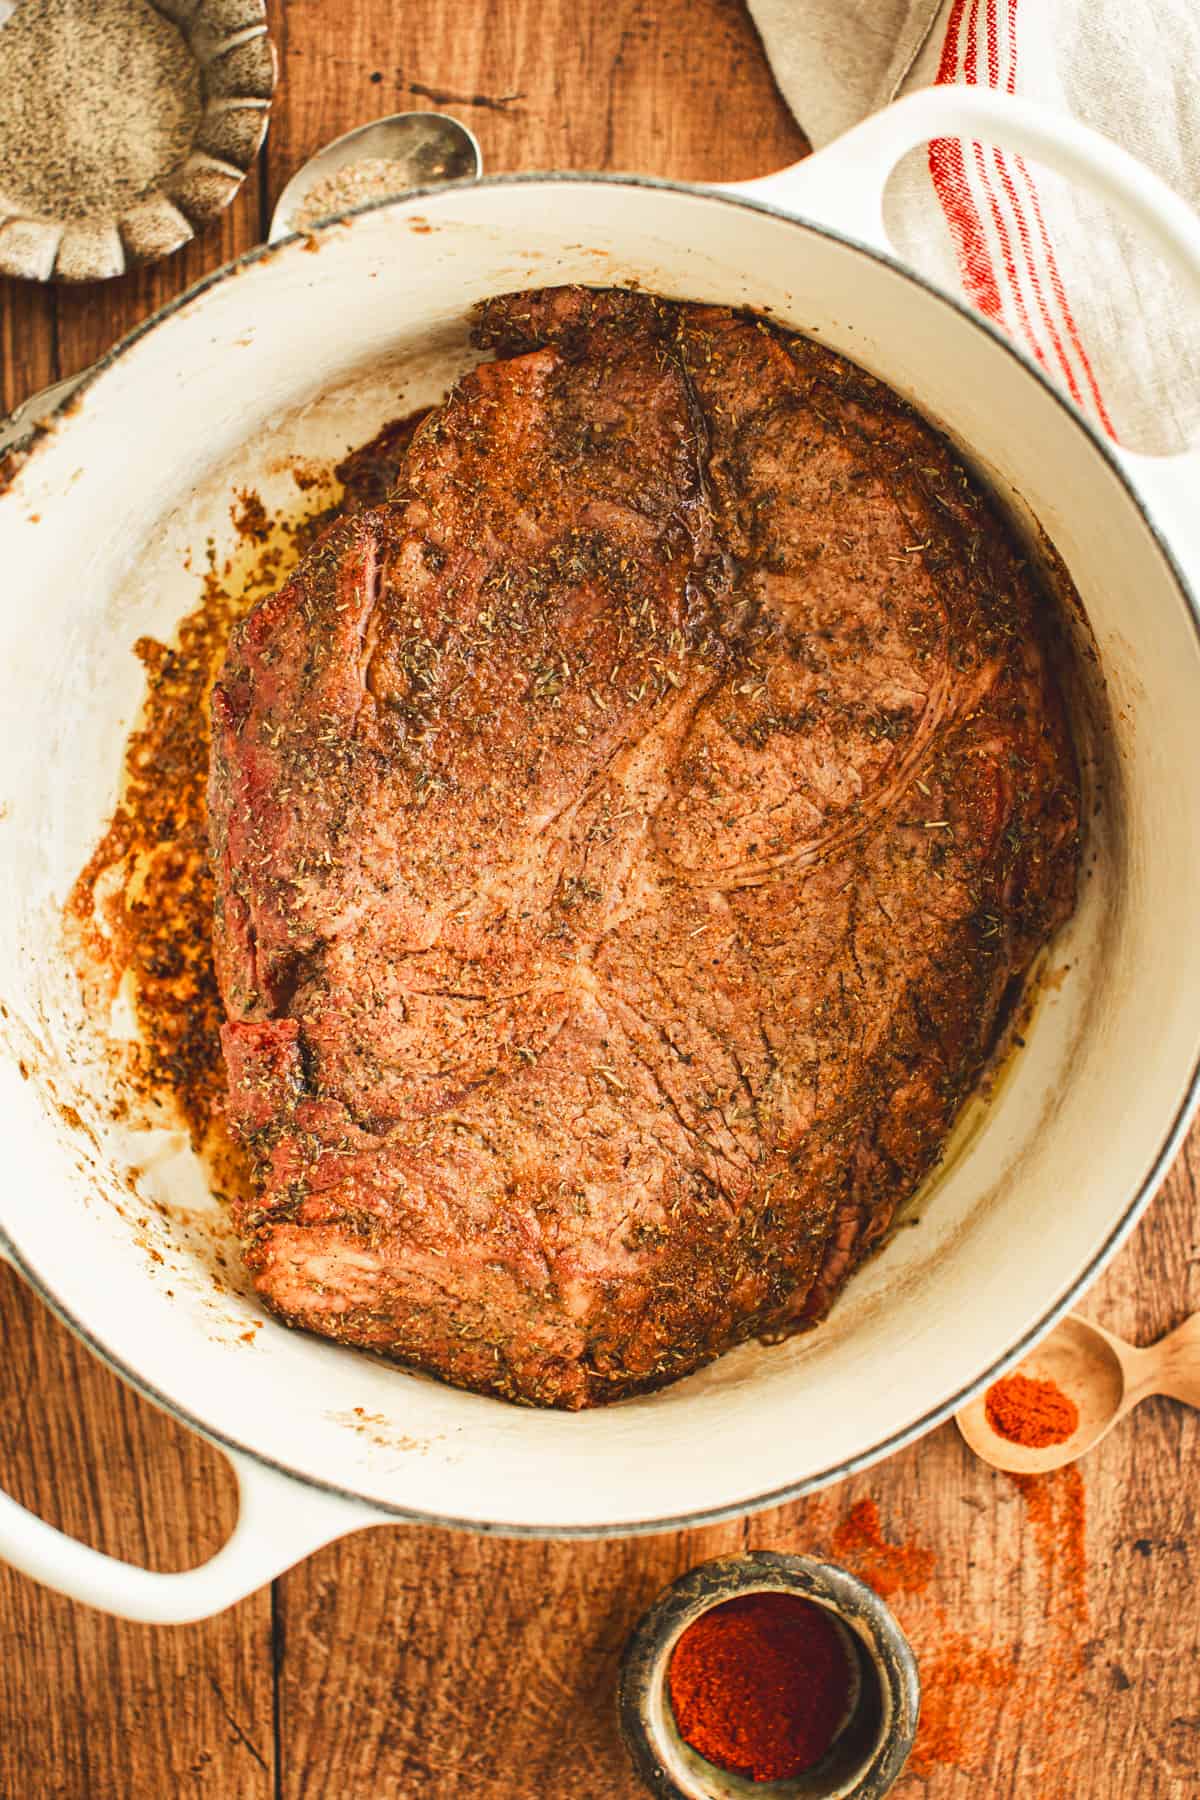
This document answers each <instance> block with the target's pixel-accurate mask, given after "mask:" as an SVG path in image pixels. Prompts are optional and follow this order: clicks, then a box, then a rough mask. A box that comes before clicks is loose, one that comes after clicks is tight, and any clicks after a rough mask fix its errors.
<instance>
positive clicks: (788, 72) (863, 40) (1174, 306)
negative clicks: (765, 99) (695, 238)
mask: <svg viewBox="0 0 1200 1800" xmlns="http://www.w3.org/2000/svg"><path fill="white" fill-rule="evenodd" d="M749 5H750V10H751V13H752V14H753V16H754V19H755V22H756V24H757V26H758V29H759V32H760V33H761V36H762V40H763V43H764V45H765V47H766V51H767V55H768V57H769V59H770V62H771V67H772V69H773V71H774V74H775V79H776V81H777V82H778V84H779V88H780V91H781V92H782V94H783V96H784V98H785V99H786V100H787V102H788V104H789V106H790V107H791V109H792V111H793V113H794V114H795V116H796V119H797V121H798V123H799V124H800V126H801V128H802V129H803V130H804V131H805V133H806V134H807V136H808V138H809V140H810V142H811V143H812V145H813V147H814V149H819V148H820V147H821V146H822V145H823V144H826V143H828V142H829V141H830V140H831V139H832V138H834V137H836V136H838V135H839V133H841V132H842V131H845V130H847V129H848V128H849V127H850V126H851V125H853V124H855V123H857V121H858V120H860V119H862V118H865V117H866V116H867V114H869V113H871V112H874V111H876V110H877V109H878V108H879V107H882V106H886V105H887V103H888V102H889V101H890V100H893V99H895V98H897V97H898V96H899V95H901V94H904V93H908V92H909V91H910V90H912V89H914V88H920V87H928V86H930V85H932V84H933V83H937V82H963V83H966V84H969V85H979V86H989V87H993V88H997V89H1001V90H1006V91H1007V92H1009V93H1015V94H1019V95H1021V96H1022V97H1024V98H1027V99H1031V100H1039V101H1042V102H1043V103H1046V104H1049V105H1052V106H1055V107H1059V108H1061V109H1062V110H1063V111H1065V112H1068V113H1072V114H1074V116H1075V117H1076V118H1078V119H1081V120H1082V121H1083V122H1084V123H1086V124H1088V125H1092V126H1094V127H1095V128H1096V129H1097V130H1099V131H1102V132H1104V133H1105V134H1106V135H1107V136H1109V137H1111V138H1114V139H1115V140H1116V141H1117V142H1118V143H1119V144H1121V145H1123V146H1124V147H1125V148H1126V149H1127V150H1130V151H1131V152H1132V153H1133V154H1134V155H1135V156H1137V157H1139V158H1140V159H1141V160H1142V161H1143V162H1145V163H1146V164H1147V165H1148V166H1149V167H1150V168H1152V169H1153V170H1155V171H1156V173H1157V174H1159V175H1161V176H1162V177H1163V178H1164V179H1165V180H1166V181H1167V182H1169V183H1170V185H1171V186H1172V187H1174V188H1175V189H1176V190H1177V191H1178V192H1179V193H1180V194H1182V195H1183V196H1184V197H1185V198H1187V199H1188V200H1190V201H1191V203H1192V204H1193V205H1194V206H1197V205H1200V0H749ZM763 172H764V174H765V173H767V171H765V170H764V171H763ZM885 216H886V219H887V223H888V228H889V230H890V232H891V234H892V237H893V241H894V243H895V245H896V248H897V250H898V251H899V252H900V254H901V255H902V256H904V257H905V258H906V259H907V260H909V261H910V262H912V263H913V264H914V265H915V266H916V267H918V268H919V269H920V270H921V271H922V272H923V273H924V274H927V275H929V276H930V277H932V278H933V279H935V280H937V281H939V282H940V283H941V284H942V285H943V286H946V287H950V288H951V289H954V288H957V289H958V290H960V291H961V292H962V293H963V294H965V296H966V297H967V298H968V299H969V300H970V301H972V302H973V304H974V305H976V306H977V307H978V308H979V309H980V311H982V312H983V313H985V314H986V315H987V316H988V317H989V318H991V319H993V320H995V321H996V322H997V323H998V324H1000V325H1002V326H1003V327H1004V328H1005V329H1006V330H1007V331H1009V332H1010V333H1011V335H1012V336H1013V337H1014V338H1016V339H1018V340H1019V341H1020V342H1022V343H1023V344H1024V345H1025V346H1026V347H1027V348H1029V349H1030V350H1031V351H1032V353H1033V354H1034V355H1035V356H1036V357H1037V359H1038V361H1039V362H1040V363H1041V364H1042V366H1043V367H1044V368H1045V369H1046V370H1047V372H1048V373H1049V374H1050V375H1051V376H1052V377H1053V378H1054V379H1055V380H1056V381H1058V382H1059V383H1060V384H1061V385H1062V386H1063V387H1064V388H1065V389H1066V390H1067V391H1068V392H1069V393H1070V394H1071V395H1072V397H1073V398H1074V399H1075V400H1076V401H1077V402H1078V404H1079V405H1080V406H1081V407H1082V408H1083V410H1084V411H1085V412H1086V413H1087V414H1088V415H1089V416H1090V417H1091V418H1092V420H1093V421H1094V422H1095V423H1097V424H1098V425H1099V426H1100V427H1101V428H1102V429H1104V430H1106V431H1108V432H1110V433H1111V434H1112V435H1113V436H1115V437H1117V438H1118V439H1119V440H1120V441H1121V442H1122V443H1124V444H1127V445H1129V446H1130V447H1132V448H1135V449H1146V450H1157V451H1164V450H1177V449H1181V448H1182V447H1183V446H1184V445H1185V444H1186V443H1187V442H1188V440H1189V437H1193V438H1194V437H1196V436H1200V318H1197V316H1196V312H1195V307H1194V305H1193V304H1192V303H1191V302H1190V301H1189V299H1188V297H1187V295H1186V291H1185V289H1184V288H1183V285H1182V283H1180V282H1179V280H1178V278H1177V277H1176V275H1175V274H1174V272H1173V271H1170V270H1168V269H1167V268H1166V266H1165V265H1164V264H1163V263H1162V262H1161V261H1160V260H1159V258H1158V257H1157V255H1156V253H1154V252H1153V251H1151V250H1149V249H1148V248H1147V246H1146V245H1145V243H1143V242H1141V241H1139V238H1138V235H1137V233H1136V232H1135V231H1133V230H1132V229H1130V228H1128V227H1127V226H1126V225H1125V224H1124V223H1123V222H1121V221H1120V220H1118V219H1117V218H1116V216H1115V215H1113V214H1112V213H1110V212H1109V210H1108V208H1107V207H1106V206H1105V205H1104V204H1103V203H1102V202H1101V201H1099V200H1098V199H1097V197H1096V196H1095V195H1094V194H1092V193H1090V192H1089V191H1088V190H1087V189H1085V188H1083V187H1081V186H1079V185H1078V184H1075V183H1071V182H1067V181H1065V180H1063V179H1062V178H1060V177H1058V176H1056V175H1054V174H1053V173H1052V172H1051V171H1050V170H1048V169H1046V168H1043V167H1041V166H1039V165H1036V164H1030V163H1029V162H1027V160H1026V159H1025V158H1023V157H1020V156H1017V155H1015V154H1013V153H1012V152H1011V151H1005V150H1004V148H1003V147H1002V146H1000V147H993V146H991V145H972V144H960V143H958V142H957V141H955V140H942V141H940V142H939V143H937V144H934V145H932V146H930V147H929V148H928V149H924V150H921V151H917V152H914V153H913V154H912V155H911V156H909V157H906V158H905V160H904V162H903V163H902V164H901V165H900V167H899V169H898V171H897V173H896V175H895V176H894V177H893V180H892V182H891V183H890V185H889V188H888V195H887V203H886V206H885Z"/></svg>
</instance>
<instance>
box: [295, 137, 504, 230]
mask: <svg viewBox="0 0 1200 1800" xmlns="http://www.w3.org/2000/svg"><path fill="white" fill-rule="evenodd" d="M367 158H370V159H371V160H372V161H375V160H379V161H382V162H390V163H395V165H396V186H395V188H394V190H393V192H394V193H396V194H403V193H406V192H407V190H408V189H409V188H414V187H427V186H429V185H430V184H431V183H433V182H444V181H472V180H474V179H475V178H476V177H477V176H478V175H479V173H480V171H481V169H482V168H483V158H482V156H481V154H480V150H479V144H478V142H477V141H476V138H475V134H474V132H471V131H468V130H467V127H466V126H465V125H460V124H459V122H458V120H457V119H451V118H449V117H448V116H447V115H446V114H445V113H431V112H411V113H392V114H391V115H390V116H389V117H388V118H386V119H374V120H372V122H371V123H370V124H369V125H359V126H357V127H356V128H355V130H353V131H347V132H346V133H345V134H344V136H342V137H339V138H334V140H333V142H332V143H331V144H326V146H325V148H324V149H323V150H318V151H317V154H316V155H315V156H310V157H309V159H308V161H307V162H306V163H305V164H304V167H303V168H302V169H299V170H297V172H296V174H295V175H293V176H292V179H291V180H290V181H289V182H288V184H287V186H286V187H285V188H284V190H283V192H282V194H280V196H279V199H278V202H277V203H276V206H275V211H274V212H273V213H272V215H271V229H270V231H269V232H268V234H267V242H268V243H269V244H274V243H277V242H278V240H279V239H280V238H282V237H287V236H289V235H290V233H291V232H293V231H295V230H296V229H297V227H296V224H295V220H296V217H297V215H298V214H299V213H300V211H301V207H302V205H303V202H304V201H305V199H307V197H308V196H309V195H310V194H311V193H312V191H313V189H314V188H315V187H317V185H318V184H319V183H321V182H323V181H326V180H328V178H329V177H330V176H331V175H333V174H335V173H336V172H337V170H339V169H344V168H346V167H347V166H348V165H349V164H351V163H359V162H364V161H365V160H367ZM389 197H390V196H389ZM345 210H347V209H346V208H345V207H344V206H342V207H339V206H335V207H334V208H332V213H333V214H336V213H337V212H342V211H345ZM305 223H306V224H315V223H317V220H315V219H312V220H306V221H305Z"/></svg>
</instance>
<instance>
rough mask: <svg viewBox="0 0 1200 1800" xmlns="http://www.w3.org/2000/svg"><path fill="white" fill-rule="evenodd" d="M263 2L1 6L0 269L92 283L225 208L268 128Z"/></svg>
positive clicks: (99, 0)
mask: <svg viewBox="0 0 1200 1800" xmlns="http://www.w3.org/2000/svg"><path fill="white" fill-rule="evenodd" d="M275 74H276V59H275V51H274V47H273V46H272V44H271V40H270V38H269V37H268V35H267V25H266V12H265V6H264V0H22V4H21V5H20V6H18V7H17V8H16V10H15V11H14V12H13V13H12V14H11V15H10V16H9V17H8V19H7V20H6V21H5V20H3V19H0V274H4V275H13V276H18V277H20V278H23V279H25V280H28V281H102V280H105V279H107V278H108V277H110V276H114V275H120V274H123V273H124V271H125V270H126V269H127V268H129V267H131V266H132V265H133V264H135V263H141V262H150V261H152V260H154V259H155V258H157V257H160V256H168V255H170V253H171V252H172V251H173V250H177V249H179V247H180V245H181V244H185V243H187V241H188V240H189V238H191V237H192V236H194V234H195V231H196V229H197V228H198V227H199V226H201V225H203V224H204V223H206V222H207V221H208V220H209V219H211V218H213V217H214V216H215V215H216V214H217V213H219V212H220V211H221V209H222V208H223V207H225V206H228V204H229V202H230V201H231V200H232V199H233V196H234V195H235V194H236V193H237V191H238V189H239V187H240V186H241V185H242V182H243V181H244V180H245V178H246V173H247V171H248V170H249V169H250V167H251V165H252V164H253V162H254V159H255V157H256V156H257V154H258V151H259V147H260V145H261V144H262V140H263V136H264V133H265V132H266V129H267V117H268V114H269V111H270V105H271V96H272V93H273V91H274V87H275Z"/></svg>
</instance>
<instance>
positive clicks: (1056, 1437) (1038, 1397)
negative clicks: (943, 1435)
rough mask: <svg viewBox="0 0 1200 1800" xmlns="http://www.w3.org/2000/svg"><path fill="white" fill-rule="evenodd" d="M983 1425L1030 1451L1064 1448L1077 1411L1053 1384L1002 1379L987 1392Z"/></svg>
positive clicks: (1025, 1378) (1020, 1377)
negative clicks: (985, 1417)
mask: <svg viewBox="0 0 1200 1800" xmlns="http://www.w3.org/2000/svg"><path fill="white" fill-rule="evenodd" d="M984 1410H985V1411H986V1413H987V1422H988V1424H989V1425H990V1426H991V1428H992V1430H993V1431H994V1432H996V1433H998V1435H999V1436H1000V1437H1003V1438H1007V1439H1008V1440H1009V1442H1010V1443H1012V1444H1024V1445H1026V1446H1027V1447H1028V1448H1029V1449H1031V1450H1044V1449H1045V1448H1046V1446H1047V1445H1048V1444H1065V1443H1066V1441H1067V1439H1068V1438H1069V1437H1070V1436H1071V1435H1072V1433H1073V1432H1074V1431H1075V1429H1076V1427H1077V1426H1078V1424H1079V1408H1078V1407H1077V1406H1076V1404H1075V1402H1074V1401H1073V1400H1072V1399H1071V1397H1070V1395H1069V1394H1064V1393H1063V1391H1062V1389H1061V1388H1060V1387H1059V1386H1058V1384H1057V1382H1053V1381H1033V1380H1031V1379H1030V1377H1029V1376H1028V1375H1006V1376H1005V1378H1004V1379H1003V1381H996V1382H993V1383H992V1386H991V1387H990V1388H989V1389H988V1391H987V1403H986V1406H985V1409H984Z"/></svg>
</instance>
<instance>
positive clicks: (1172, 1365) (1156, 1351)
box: [1145, 1313, 1200, 1407]
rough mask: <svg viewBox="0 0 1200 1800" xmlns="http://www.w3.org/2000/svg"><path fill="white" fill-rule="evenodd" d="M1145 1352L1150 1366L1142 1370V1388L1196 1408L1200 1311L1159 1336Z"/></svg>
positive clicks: (1199, 1400)
mask: <svg viewBox="0 0 1200 1800" xmlns="http://www.w3.org/2000/svg"><path fill="white" fill-rule="evenodd" d="M1149 1354H1150V1355H1151V1356H1152V1357H1153V1359H1154V1367H1153V1369H1147V1371H1146V1381H1145V1391H1146V1392H1147V1393H1151V1394H1153V1393H1158V1394H1166V1395H1167V1396H1168V1397H1169V1398H1170V1399H1172V1400H1182V1401H1183V1402H1184V1404H1185V1406H1197V1407H1200V1313H1193V1314H1192V1316H1191V1318H1190V1319H1185V1320H1184V1321H1183V1324H1182V1325H1179V1326H1177V1327H1176V1328H1175V1330H1174V1331H1169V1332H1168V1333H1167V1335H1166V1337H1165V1338H1160V1339H1159V1341H1158V1343H1157V1344H1155V1345H1154V1346H1153V1348H1152V1350H1151V1351H1150V1352H1149Z"/></svg>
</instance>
